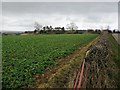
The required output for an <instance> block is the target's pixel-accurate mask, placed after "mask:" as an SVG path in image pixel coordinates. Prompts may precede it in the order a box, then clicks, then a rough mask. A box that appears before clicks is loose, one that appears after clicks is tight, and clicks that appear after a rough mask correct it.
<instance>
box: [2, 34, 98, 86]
mask: <svg viewBox="0 0 120 90" xmlns="http://www.w3.org/2000/svg"><path fill="white" fill-rule="evenodd" d="M97 36H98V35H95V34H60V35H24V36H23V35H18V36H17V35H8V36H3V41H2V45H3V46H2V49H3V50H2V60H3V61H2V65H3V68H2V69H3V87H5V88H19V87H21V86H24V85H30V84H32V83H33V82H34V81H35V79H34V78H33V75H35V74H42V73H44V72H45V70H46V68H47V67H50V66H52V65H54V64H55V62H56V61H57V60H58V58H62V57H64V56H66V55H68V54H70V53H71V52H73V51H74V50H75V49H77V48H78V47H80V46H81V45H85V44H87V43H89V42H90V41H91V40H93V39H94V38H95V37H97Z"/></svg>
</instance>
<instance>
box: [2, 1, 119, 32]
mask: <svg viewBox="0 0 120 90" xmlns="http://www.w3.org/2000/svg"><path fill="white" fill-rule="evenodd" d="M2 12H3V13H2V16H3V30H7V31H8V30H9V31H10V30H11V31H21V30H23V31H25V30H33V29H34V22H35V21H37V22H39V23H40V24H41V25H43V26H45V25H52V26H53V27H55V26H64V27H66V24H68V23H70V22H75V23H76V25H77V26H78V27H79V29H87V28H93V29H94V28H100V27H101V26H103V27H106V26H107V25H110V27H111V29H117V28H118V3H117V2H74V3H73V2H3V3H2Z"/></svg>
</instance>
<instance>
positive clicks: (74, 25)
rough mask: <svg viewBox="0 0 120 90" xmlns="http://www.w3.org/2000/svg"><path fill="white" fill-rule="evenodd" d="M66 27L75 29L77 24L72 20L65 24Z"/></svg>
mask: <svg viewBox="0 0 120 90" xmlns="http://www.w3.org/2000/svg"><path fill="white" fill-rule="evenodd" d="M66 28H67V29H69V30H77V29H78V26H77V25H76V24H75V23H74V22H71V23H70V24H67V25H66Z"/></svg>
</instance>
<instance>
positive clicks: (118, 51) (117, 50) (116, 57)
mask: <svg viewBox="0 0 120 90" xmlns="http://www.w3.org/2000/svg"><path fill="white" fill-rule="evenodd" d="M109 41H110V44H111V47H112V59H113V61H114V62H115V63H116V65H117V67H118V68H119V71H118V74H117V75H116V82H117V86H118V88H120V45H119V44H118V43H117V41H116V40H115V39H114V37H113V36H112V35H111V34H110V35H109Z"/></svg>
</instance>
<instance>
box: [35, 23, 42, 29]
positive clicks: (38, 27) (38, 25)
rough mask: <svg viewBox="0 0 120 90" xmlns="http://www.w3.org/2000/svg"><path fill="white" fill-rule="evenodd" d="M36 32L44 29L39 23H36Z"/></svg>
mask: <svg viewBox="0 0 120 90" xmlns="http://www.w3.org/2000/svg"><path fill="white" fill-rule="evenodd" d="M34 27H35V30H37V31H40V30H41V29H42V25H40V24H39V23H38V22H35V23H34Z"/></svg>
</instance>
